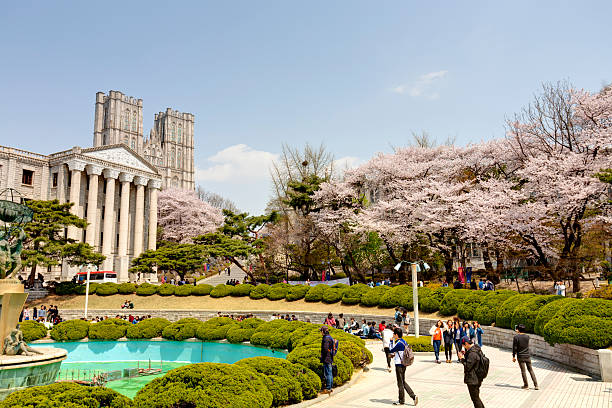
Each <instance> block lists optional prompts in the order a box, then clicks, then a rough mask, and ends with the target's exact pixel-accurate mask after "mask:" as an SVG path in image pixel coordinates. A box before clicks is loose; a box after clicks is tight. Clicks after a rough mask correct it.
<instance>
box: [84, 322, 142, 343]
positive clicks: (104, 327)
mask: <svg viewBox="0 0 612 408" xmlns="http://www.w3.org/2000/svg"><path fill="white" fill-rule="evenodd" d="M130 325H132V324H131V323H130V322H128V321H127V320H123V319H106V320H102V321H101V322H98V323H92V324H91V325H90V326H89V334H88V336H89V338H90V339H94V340H96V339H97V340H117V339H119V338H121V337H123V336H125V332H126V331H127V329H128V327H129V326H130Z"/></svg>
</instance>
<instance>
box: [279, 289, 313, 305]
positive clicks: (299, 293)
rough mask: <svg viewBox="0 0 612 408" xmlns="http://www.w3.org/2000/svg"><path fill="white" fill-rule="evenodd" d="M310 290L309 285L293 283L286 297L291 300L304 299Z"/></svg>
mask: <svg viewBox="0 0 612 408" xmlns="http://www.w3.org/2000/svg"><path fill="white" fill-rule="evenodd" d="M309 290H310V286H308V285H291V287H290V288H289V290H288V291H287V296H285V299H287V301H289V302H293V301H296V300H300V299H303V298H304V296H306V293H308V291H309Z"/></svg>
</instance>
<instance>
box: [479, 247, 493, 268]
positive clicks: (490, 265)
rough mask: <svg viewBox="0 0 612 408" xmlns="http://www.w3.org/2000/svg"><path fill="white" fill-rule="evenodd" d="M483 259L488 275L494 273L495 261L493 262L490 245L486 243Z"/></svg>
mask: <svg viewBox="0 0 612 408" xmlns="http://www.w3.org/2000/svg"><path fill="white" fill-rule="evenodd" d="M482 259H483V261H484V266H485V270H486V271H487V275H492V274H493V262H491V254H490V253H489V246H488V245H487V244H486V243H485V244H484V245H483V246H482Z"/></svg>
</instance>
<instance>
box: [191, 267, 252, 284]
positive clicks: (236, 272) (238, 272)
mask: <svg viewBox="0 0 612 408" xmlns="http://www.w3.org/2000/svg"><path fill="white" fill-rule="evenodd" d="M245 276H246V273H244V271H243V270H242V269H240V268H238V267H237V266H235V265H232V266H231V267H230V274H229V275H228V274H227V272H221V274H220V275H219V274H216V275H213V276H211V277H210V278H206V279H202V280H200V281H198V285H200V284H203V283H205V284H207V285H212V286H217V285H220V284H222V283H223V284H224V283H226V282H227V281H228V279H237V280H238V282H240V283H242V280H243V279H244V277H245Z"/></svg>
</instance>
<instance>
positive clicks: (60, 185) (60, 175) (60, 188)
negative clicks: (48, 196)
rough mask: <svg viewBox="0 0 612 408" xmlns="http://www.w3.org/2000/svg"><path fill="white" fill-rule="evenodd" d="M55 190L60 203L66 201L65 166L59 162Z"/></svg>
mask: <svg viewBox="0 0 612 408" xmlns="http://www.w3.org/2000/svg"><path fill="white" fill-rule="evenodd" d="M55 191H56V193H57V196H56V198H57V199H58V200H59V202H60V204H64V203H65V202H66V166H64V165H63V164H60V165H59V169H58V170H57V189H56V190H55Z"/></svg>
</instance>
